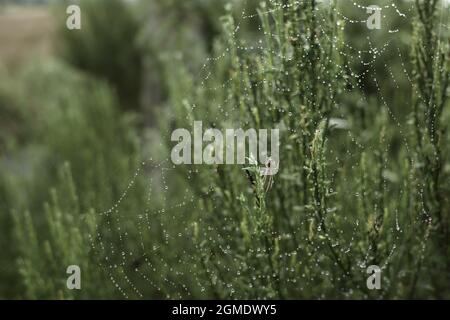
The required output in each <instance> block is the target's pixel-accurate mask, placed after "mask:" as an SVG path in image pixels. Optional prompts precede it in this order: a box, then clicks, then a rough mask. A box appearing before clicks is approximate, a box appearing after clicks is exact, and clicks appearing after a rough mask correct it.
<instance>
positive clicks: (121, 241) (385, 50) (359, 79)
mask: <svg viewBox="0 0 450 320" xmlns="http://www.w3.org/2000/svg"><path fill="white" fill-rule="evenodd" d="M269 2H273V1H269ZM302 2H303V1H296V2H293V3H292V4H285V5H278V6H277V5H276V4H274V5H275V7H274V8H272V9H270V10H266V11H264V12H262V14H263V15H271V14H273V13H275V12H276V11H278V10H285V9H287V8H288V7H290V6H297V5H300V4H301V3H302ZM374 2H376V1H374ZM349 3H351V5H352V6H353V7H354V8H357V9H359V10H360V15H359V16H358V17H350V16H347V15H346V13H344V12H341V11H340V9H339V7H338V8H336V9H335V10H336V14H337V16H338V18H339V19H340V21H344V22H345V25H342V26H340V27H341V28H343V29H344V31H345V30H346V28H347V27H348V26H349V25H350V26H351V25H358V24H366V22H367V16H368V14H367V13H366V9H367V7H366V6H364V5H362V4H360V3H358V2H356V1H349ZM318 5H327V3H326V1H323V2H322V3H319V4H318ZM442 6H443V7H442V8H441V9H442V10H441V16H440V17H439V19H440V22H439V27H440V28H439V34H443V33H444V32H446V31H445V30H448V29H449V25H446V24H445V23H444V21H446V19H447V18H448V15H447V16H444V11H445V10H444V3H443V2H442ZM381 7H382V12H383V13H384V12H385V11H387V10H392V11H393V12H394V15H396V16H397V18H398V19H410V18H411V17H412V16H413V14H414V11H415V8H414V2H411V3H410V4H409V6H407V9H406V11H401V10H400V9H399V8H398V6H397V5H396V3H395V2H394V3H392V4H388V5H384V6H381ZM315 15H316V19H318V20H319V21H323V22H324V23H323V25H326V23H327V22H326V19H327V17H326V16H323V14H322V13H321V12H320V11H317V12H315ZM257 17H258V13H256V12H251V13H248V12H245V11H243V12H241V15H240V19H239V20H238V23H237V25H236V27H235V29H234V31H233V35H232V38H239V36H240V30H241V27H240V24H241V23H242V22H243V21H246V20H248V19H254V18H257ZM382 17H383V19H384V18H385V17H386V16H385V15H383V16H382ZM318 25H319V28H321V30H322V34H323V35H324V36H325V37H328V35H327V32H325V30H324V29H323V27H322V24H320V23H319V24H318ZM443 30H444V31H443ZM380 32H383V36H384V37H386V40H385V42H384V43H383V44H382V45H379V46H377V47H375V46H374V41H373V40H372V37H373V36H375V35H379V33H380ZM447 32H448V31H447ZM399 34H400V30H399V29H398V28H397V27H396V26H392V27H391V26H389V27H387V28H386V26H384V25H383V29H382V30H381V31H371V30H367V37H366V41H365V43H364V44H363V46H362V47H361V48H359V47H356V46H354V45H353V44H350V43H348V42H346V41H345V40H344V41H342V42H341V40H339V39H331V38H327V41H329V42H330V43H331V44H332V45H333V47H334V48H335V49H339V50H340V48H344V49H343V50H340V54H341V55H342V56H344V57H346V60H347V61H349V62H351V63H349V62H347V64H345V65H343V66H339V68H340V73H341V74H342V75H343V74H346V75H350V77H351V79H350V80H347V82H348V83H347V84H348V86H345V87H344V88H345V92H344V93H343V95H350V94H352V93H353V92H354V91H355V90H357V92H358V94H359V95H360V99H359V102H358V103H360V104H361V105H362V106H363V107H366V106H369V105H372V104H373V102H371V101H370V96H368V95H367V94H366V93H365V89H366V88H365V84H367V83H369V84H371V85H373V86H374V87H375V88H376V95H377V96H378V104H379V107H380V108H382V109H384V110H385V111H386V112H387V113H388V115H389V119H390V121H391V123H392V124H394V126H395V127H396V130H397V132H398V134H399V136H400V138H401V140H402V143H403V145H404V147H405V150H406V152H407V154H409V155H410V159H414V157H413V156H412V150H411V148H412V147H411V146H410V145H409V142H408V136H407V128H406V125H405V124H404V120H402V119H399V117H398V115H397V114H396V112H395V110H394V109H395V108H393V106H392V105H390V104H389V102H388V101H389V100H388V99H386V97H385V93H384V92H383V86H384V85H386V84H387V83H388V84H390V85H391V86H393V87H395V88H398V89H399V85H398V79H396V78H395V76H394V71H393V70H392V67H393V66H389V65H387V64H386V63H383V65H384V68H385V71H386V72H387V74H388V76H389V77H388V78H381V77H380V75H379V74H378V70H377V62H379V61H383V58H384V56H385V55H388V54H396V55H398V57H399V60H400V61H401V68H402V70H403V76H404V78H405V79H407V81H408V82H409V84H410V86H411V90H414V91H415V93H416V95H417V96H419V97H420V94H419V92H418V91H417V89H416V88H414V84H413V81H412V79H411V75H410V74H409V72H408V62H407V60H406V59H405V58H404V57H403V55H402V52H401V48H400V47H399V46H398V45H397V42H398V41H399V39H398V37H399ZM261 36H262V35H261ZM270 36H271V37H272V39H275V37H276V35H270ZM261 38H262V37H261ZM236 46H237V47H238V49H239V50H241V51H247V52H263V51H264V50H265V45H264V42H263V41H262V40H260V41H257V44H253V45H248V46H247V45H240V44H239V43H236ZM229 52H230V48H228V47H225V48H224V50H223V52H221V53H220V54H218V55H216V56H215V57H209V58H207V60H206V61H205V63H204V64H203V66H202V68H201V70H200V71H199V73H198V75H197V76H198V77H199V78H201V81H200V83H201V85H202V87H203V89H204V90H205V91H208V93H209V96H211V95H212V93H214V92H217V91H218V90H223V89H224V88H226V87H228V85H229V84H230V83H231V82H232V81H233V80H234V79H233V78H232V77H230V78H229V79H227V80H226V81H224V82H223V83H222V84H221V85H219V86H215V87H208V84H207V83H208V80H209V78H210V77H211V74H212V72H213V71H212V68H213V67H212V65H213V64H215V63H218V62H220V61H221V60H222V59H227V58H228V56H229ZM284 58H285V57H284ZM330 59H331V58H330ZM356 62H357V63H356ZM347 70H350V73H348V72H347ZM358 70H363V71H362V72H360V71H358ZM230 99H231V98H230V97H227V98H225V99H224V100H222V101H217V100H216V99H213V100H212V101H211V106H215V105H217V104H218V108H219V110H220V111H221V112H220V118H219V117H217V119H216V120H217V121H218V122H220V121H222V120H223V119H224V118H225V119H226V118H227V117H228V111H227V110H226V109H225V106H226V104H227V103H229V102H230V101H229V100H230ZM334 102H335V104H336V106H337V108H336V109H335V110H333V113H334V116H337V117H339V118H340V119H341V120H342V119H344V120H345V119H346V118H347V114H346V112H345V111H344V109H343V108H341V107H340V106H339V105H340V103H339V102H338V101H334ZM425 102H426V101H425ZM198 120H201V119H198ZM345 134H346V135H347V138H348V141H350V142H351V143H352V144H353V146H354V147H356V148H357V149H358V150H360V151H365V152H367V153H374V152H375V151H374V150H373V149H372V147H371V146H370V145H368V144H365V142H364V141H362V140H361V139H359V138H358V136H357V135H358V133H356V134H355V133H354V132H352V130H351V128H350V129H345ZM345 148H346V150H347V153H346V155H347V157H348V158H347V159H346V158H342V155H334V156H336V161H337V163H338V164H339V163H340V162H345V161H347V160H349V159H352V158H353V159H354V158H355V157H358V156H359V154H353V151H352V150H351V149H349V148H348V147H347V146H345ZM386 148H388V144H387V143H386ZM281 162H282V159H281ZM281 165H282V163H281ZM411 165H414V163H412V164H411ZM383 166H384V171H386V172H388V171H389V164H388V163H387V162H386V161H385V162H384V163H383ZM176 172H177V168H176V167H175V166H174V165H173V164H172V163H171V161H170V159H166V160H163V161H160V162H156V161H154V160H153V159H149V160H147V161H145V162H143V163H142V164H141V167H140V168H138V169H137V170H136V172H135V175H134V176H133V178H132V179H131V181H130V182H129V184H128V187H127V188H126V190H125V191H124V192H123V194H122V195H121V197H120V198H119V199H118V200H117V202H116V203H115V204H114V205H113V206H112V207H111V208H109V209H108V210H106V211H104V212H101V213H100V214H99V217H100V219H99V220H101V221H102V225H100V224H99V225H98V228H97V229H98V230H106V232H105V231H102V232H101V231H99V232H98V233H97V234H95V235H90V240H91V245H92V250H93V251H94V252H95V253H96V255H97V256H98V257H99V260H100V267H101V268H103V269H104V270H105V272H106V274H108V275H109V277H110V280H111V282H112V284H113V285H114V286H115V287H116V288H117V290H118V291H119V292H120V293H121V294H122V295H123V297H124V298H134V297H137V298H145V297H148V296H147V295H148V292H149V291H148V290H146V288H147V287H148V288H151V290H150V292H152V295H153V294H155V292H156V293H160V295H161V296H162V297H165V298H168V299H174V298H175V299H182V298H190V297H191V298H192V297H194V296H195V294H194V292H202V293H203V292H208V290H211V288H209V287H208V286H210V284H209V283H208V282H205V280H204V276H203V275H200V274H199V271H198V265H199V264H200V263H201V262H200V260H199V255H201V254H202V252H201V250H199V251H198V255H196V254H195V253H193V251H192V250H189V247H194V248H198V245H197V244H196V243H195V242H194V240H193V239H192V234H193V226H192V224H191V223H190V222H189V220H188V219H185V216H186V215H187V214H189V213H190V212H197V213H196V214H197V216H198V217H199V218H198V220H199V223H202V222H203V221H204V219H207V217H202V215H201V213H202V212H200V211H202V208H201V206H200V205H199V203H200V202H201V200H202V199H201V198H199V197H198V196H195V195H193V193H192V192H191V190H189V188H187V189H185V190H182V191H180V190H177V191H174V190H170V188H172V187H173V185H174V183H173V182H172V183H171V182H169V180H171V179H173V178H172V175H173V174H175V175H176ZM215 173H216V168H211V174H215ZM195 175H196V170H195V169H194V168H193V169H191V170H188V171H187V176H186V177H185V178H186V179H187V180H188V181H189V180H193V179H195ZM142 178H144V179H146V195H145V196H146V202H145V207H144V208H143V209H142V211H141V212H128V211H127V208H126V202H127V199H128V198H129V197H130V194H131V193H133V192H135V190H136V185H137V181H138V180H139V179H142ZM331 179H332V180H333V179H334V177H331ZM343 179H344V181H348V182H349V183H348V184H349V185H352V184H351V180H352V179H354V177H352V176H345V177H343ZM274 183H277V182H276V180H275V182H274ZM383 183H384V186H383V187H384V188H385V190H387V191H390V189H389V188H388V187H387V183H388V182H387V180H385V181H384V182H383ZM209 191H210V192H213V191H214V190H209ZM173 192H177V193H178V194H177V197H176V198H177V199H182V200H181V201H180V202H177V203H173V202H172V201H171V195H172V194H173ZM402 192H404V190H403V189H400V194H401V193H402ZM346 193H348V194H351V195H354V196H355V197H358V196H361V195H359V194H358V192H357V191H356V192H355V190H346ZM209 196H210V194H209V193H208V192H207V193H206V194H205V195H204V197H209ZM398 196H399V197H400V195H398ZM157 198H159V199H158V200H155V199H157ZM422 201H423V198H422ZM155 202H158V204H159V205H158V206H155ZM395 214H396V217H397V215H399V214H402V213H401V212H398V210H397V211H396V213H395ZM344 219H345V218H344ZM226 222H227V221H224V224H226ZM346 223H348V224H349V225H350V226H351V227H352V230H353V235H351V237H350V240H349V241H348V242H346V243H342V242H341V243H340V242H339V241H337V242H336V246H337V247H338V248H339V249H338V250H339V252H340V253H341V254H351V253H352V250H353V249H354V246H355V245H356V244H355V243H354V242H355V241H353V239H354V238H356V234H357V233H358V230H360V229H361V225H362V224H364V221H359V220H356V221H354V220H346ZM415 223H419V222H418V221H415ZM173 224H176V225H177V228H175V229H176V231H174V228H173V227H172V225H173ZM207 225H208V224H207ZM389 227H390V228H391V230H390V232H392V234H393V235H394V237H393V238H394V239H395V241H394V242H392V243H390V244H389V246H390V248H389V255H388V256H387V258H386V259H385V260H384V261H382V262H381V264H380V266H381V268H382V269H386V268H387V267H388V266H389V263H390V261H391V259H392V257H394V256H395V255H397V254H399V253H398V250H397V248H398V246H400V241H401V233H402V227H403V226H402V225H400V224H399V222H398V219H397V218H396V223H395V224H394V225H392V226H389ZM208 228H209V230H208V231H209V233H208V234H211V232H212V233H214V231H216V230H215V228H216V226H213V225H208ZM135 230H137V237H136V231H135ZM155 232H156V233H157V234H158V235H159V239H160V240H161V241H157V242H155V240H154V239H151V238H149V237H150V236H149V235H150V234H155ZM111 235H117V236H114V237H112V236H111ZM221 240H222V242H223V240H224V242H225V243H226V242H227V239H221ZM129 241H131V242H132V243H138V244H139V247H138V248H128V247H127V242H129ZM206 241H210V242H213V243H214V242H215V241H216V239H214V238H211V237H209V238H207V239H206ZM340 241H342V240H340ZM219 247H220V248H221V254H223V255H233V250H232V249H231V247H230V246H225V247H222V246H221V245H219ZM173 248H177V250H173ZM370 249H371V248H370V247H369V248H367V255H366V256H365V257H361V258H360V259H359V260H358V262H357V265H358V267H359V268H360V269H361V273H364V272H365V268H366V267H367V266H368V265H369V264H370V263H369V261H368V257H369V251H370ZM317 250H319V248H317ZM423 250H424V249H423ZM283 254H286V253H281V255H283ZM287 255H290V254H287ZM229 271H230V272H234V270H232V269H229ZM239 276H240V275H239V271H238V273H237V274H236V277H239ZM324 276H327V275H326V274H324ZM300 280H301V281H302V282H301V285H300V288H299V290H302V288H303V287H304V286H308V285H314V284H313V282H312V280H311V281H309V280H308V279H300ZM287 281H289V282H292V283H298V282H299V279H297V278H296V274H295V273H294V274H293V275H292V276H291V277H289V278H288V279H287ZM362 285H365V284H362ZM167 288H170V290H167ZM228 289H229V297H230V298H235V297H239V295H236V294H237V293H236V290H238V289H237V288H236V289H235V288H233V287H232V285H230V287H229V288H228ZM167 292H171V293H167Z"/></svg>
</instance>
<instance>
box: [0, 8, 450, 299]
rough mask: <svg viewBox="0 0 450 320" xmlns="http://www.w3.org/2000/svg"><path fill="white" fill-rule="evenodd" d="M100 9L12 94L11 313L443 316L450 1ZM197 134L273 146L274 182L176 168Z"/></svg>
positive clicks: (10, 84) (8, 103)
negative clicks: (404, 302) (124, 308)
mask: <svg viewBox="0 0 450 320" xmlns="http://www.w3.org/2000/svg"><path fill="white" fill-rule="evenodd" d="M87 2H89V5H86V6H84V7H83V10H84V11H83V16H85V17H86V28H83V29H82V30H81V31H80V32H78V33H75V32H73V31H68V30H64V22H63V20H61V21H62V22H58V23H59V24H60V27H61V32H60V33H59V34H58V38H57V40H58V41H59V42H58V44H59V45H60V47H59V49H60V50H59V52H60V53H61V57H56V58H54V59H48V60H45V61H43V60H40V61H31V62H30V63H29V64H27V65H26V66H23V68H22V69H21V70H20V72H19V73H17V74H14V75H8V74H7V72H6V71H5V72H2V73H1V75H0V79H1V82H0V83H1V85H0V114H1V118H0V124H1V126H2V127H1V128H0V133H1V136H0V151H1V152H2V156H1V157H0V223H1V227H0V228H1V230H2V232H1V233H0V241H1V242H0V249H1V250H0V261H1V262H0V267H1V269H0V272H1V274H0V297H7V298H61V299H71V298H247V299H269V298H282V299H293V298H347V299H349V298H374V299H376V298H450V287H449V284H450V249H449V243H450V238H449V227H450V217H449V214H450V197H449V195H450V182H449V181H450V179H449V178H450V149H449V148H450V147H449V145H450V144H449V143H450V130H449V129H448V123H449V120H450V119H449V118H450V103H449V100H448V98H449V95H450V84H449V81H450V48H449V45H450V43H449V39H450V38H449V36H450V35H449V30H448V28H449V26H448V23H449V14H448V13H449V8H448V7H447V5H446V4H445V3H444V2H443V1H436V0H417V1H415V2H410V1H397V5H396V6H395V5H394V6H395V9H393V10H390V11H389V12H386V14H385V15H384V17H385V18H386V21H388V22H386V25H384V24H383V28H382V29H381V30H377V31H371V30H367V29H366V28H364V26H365V25H364V24H357V23H356V22H355V21H359V20H363V19H366V18H367V13H366V7H365V6H366V5H369V4H370V3H368V2H367V1H361V3H360V5H359V6H355V5H354V4H351V3H348V4H343V3H341V2H339V3H337V1H328V2H326V1H324V3H322V4H319V3H318V2H316V1H314V0H313V1H297V0H284V1H281V0H274V1H268V2H267V3H266V2H262V3H259V2H256V1H248V2H246V3H245V4H243V3H242V2H241V1H235V2H233V1H231V3H229V4H227V3H226V2H225V1H223V3H222V1H220V5H219V4H217V3H216V1H214V2H212V1H211V2H209V1H202V0H191V1H183V2H179V1H156V0H155V1H151V2H150V3H148V2H147V1H142V2H136V3H133V4H125V3H123V2H122V1H119V0H114V1H113V2H112V3H113V5H111V6H110V3H111V0H108V1H103V0H102V1H96V2H90V1H87ZM366 2H367V3H366ZM379 2H380V4H379V5H380V7H382V8H383V10H388V9H390V7H391V6H390V5H387V4H389V3H390V1H379ZM82 4H83V2H82ZM58 10H59V11H58ZM60 10H61V8H56V11H55V12H62V11H60ZM391 11H392V12H391ZM383 12H384V11H383ZM404 12H405V13H406V15H405V16H406V18H405V17H404V14H403V13H404ZM162 13H164V14H162ZM148 17H151V19H150V22H149V19H148ZM349 17H353V18H351V19H350V18H349ZM352 19H353V20H354V21H353V20H352ZM111 23H112V26H114V27H113V28H111ZM388 23H389V25H387V24H388ZM395 28H398V29H399V30H398V32H395V30H394V29H395ZM158 30H159V31H160V32H157V31H158ZM393 30H394V31H393ZM362 34H363V35H362ZM174 39H175V40H174ZM147 117H148V118H151V119H152V121H148V119H146V118H147ZM4 119H7V120H6V121H5V120H4ZM195 120H202V121H203V123H204V125H205V126H208V127H210V128H217V129H221V130H222V129H226V128H255V129H262V128H266V129H271V128H278V129H279V130H280V133H281V145H280V171H279V172H278V174H277V175H275V176H274V177H273V181H272V179H270V178H268V177H264V176H261V175H260V174H259V170H258V169H257V167H256V166H254V165H248V166H238V165H236V166H231V165H217V166H205V165H192V166H174V165H173V164H172V163H171V162H170V149H171V148H172V146H173V142H171V141H170V135H171V133H172V131H173V130H174V129H177V128H187V129H188V130H190V129H191V128H192V125H193V122H194V121H195ZM69 265H78V266H80V268H81V270H82V289H81V290H74V291H71V290H68V289H67V288H66V279H67V276H68V275H67V274H66V268H67V266H69ZM370 265H377V266H379V267H380V268H381V270H382V273H381V274H382V287H381V289H380V290H374V291H371V290H369V289H368V288H367V286H366V279H367V277H368V274H367V272H366V269H367V267H368V266H370Z"/></svg>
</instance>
